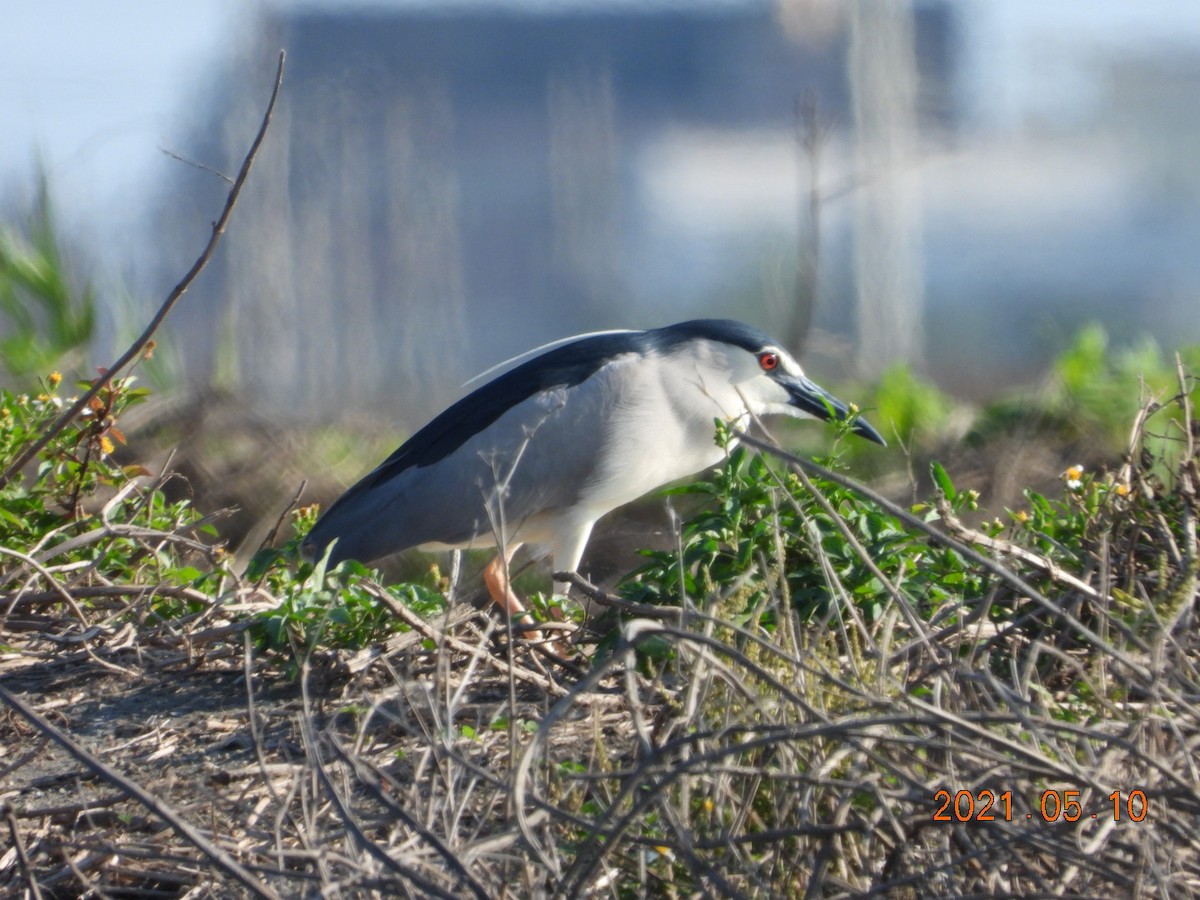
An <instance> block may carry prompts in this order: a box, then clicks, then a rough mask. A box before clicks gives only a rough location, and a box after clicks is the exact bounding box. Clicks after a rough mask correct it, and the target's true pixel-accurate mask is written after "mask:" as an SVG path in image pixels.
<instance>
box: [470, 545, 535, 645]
mask: <svg viewBox="0 0 1200 900" xmlns="http://www.w3.org/2000/svg"><path fill="white" fill-rule="evenodd" d="M514 549H515V548H514ZM509 555H510V556H511V554H509ZM483 583H484V584H485V585H487V589H488V594H489V595H491V598H492V602H493V603H495V604H496V605H497V606H499V607H500V608H501V609H502V610H504V611H505V613H507V614H508V615H509V617H510V618H511V619H512V621H513V623H514V624H516V625H532V624H533V617H532V616H530V615H529V613H527V612H526V611H525V607H524V606H522V605H521V601H520V600H519V599H518V598H517V595H516V594H515V593H514V592H513V589H512V586H511V585H510V584H509V583H508V560H507V559H505V554H503V553H497V554H496V558H495V559H493V560H492V561H491V562H490V563H488V564H487V566H485V567H484V570H483ZM522 634H523V635H524V636H525V637H528V638H531V639H532V640H535V641H539V640H541V639H542V633H541V632H540V631H523V632H522Z"/></svg>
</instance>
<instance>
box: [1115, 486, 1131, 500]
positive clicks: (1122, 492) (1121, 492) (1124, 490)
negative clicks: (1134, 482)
mask: <svg viewBox="0 0 1200 900" xmlns="http://www.w3.org/2000/svg"><path fill="white" fill-rule="evenodd" d="M1128 494H1129V485H1127V484H1118V485H1117V496H1118V497H1125V496H1128Z"/></svg>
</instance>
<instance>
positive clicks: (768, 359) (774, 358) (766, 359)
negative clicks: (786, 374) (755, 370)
mask: <svg viewBox="0 0 1200 900" xmlns="http://www.w3.org/2000/svg"><path fill="white" fill-rule="evenodd" d="M758 364H759V365H760V366H762V367H763V371H764V372H770V371H771V370H772V369H777V368H779V354H778V353H760V354H759V355H758Z"/></svg>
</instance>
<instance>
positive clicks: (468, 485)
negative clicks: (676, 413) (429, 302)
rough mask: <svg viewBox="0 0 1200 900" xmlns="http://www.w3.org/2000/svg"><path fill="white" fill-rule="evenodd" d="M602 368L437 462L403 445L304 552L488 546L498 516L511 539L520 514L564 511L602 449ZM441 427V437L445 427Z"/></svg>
mask: <svg viewBox="0 0 1200 900" xmlns="http://www.w3.org/2000/svg"><path fill="white" fill-rule="evenodd" d="M611 366H612V363H611V361H610V362H608V363H605V364H603V365H601V366H599V367H598V369H597V370H595V371H593V372H592V373H591V377H588V378H585V379H582V380H581V381H579V382H577V383H576V384H573V385H570V386H561V385H560V386H555V387H551V388H548V389H544V390H541V391H538V392H536V393H533V394H531V395H530V396H527V397H525V398H524V399H522V400H519V401H518V402H516V403H515V404H513V405H512V406H511V407H510V408H508V409H507V410H506V411H504V412H502V413H501V414H500V415H498V416H497V417H496V418H495V419H493V420H492V421H491V422H490V423H489V424H488V425H487V426H486V427H484V428H483V429H481V430H477V431H475V432H474V433H473V434H470V435H468V436H466V437H465V439H463V440H461V441H459V442H458V445H457V446H456V447H455V448H454V449H453V450H452V451H451V452H449V453H446V454H444V455H441V456H439V457H438V458H436V459H430V457H431V456H433V455H434V454H432V453H431V452H430V451H429V449H428V448H427V447H417V448H411V452H408V453H404V452H403V451H404V450H405V447H407V446H408V445H407V444H406V445H405V447H402V448H401V449H400V450H399V451H397V453H396V454H393V456H392V457H390V458H389V460H388V461H386V462H385V463H384V464H383V465H381V466H380V467H379V468H378V469H376V470H375V471H374V472H372V473H371V474H370V475H368V476H367V477H366V478H364V479H363V480H362V481H360V482H359V483H358V484H356V485H355V486H354V487H352V488H351V489H350V490H349V491H347V492H346V493H345V494H344V495H343V496H342V497H341V498H340V499H339V500H338V501H337V502H336V503H334V504H333V506H331V507H330V508H329V510H328V511H327V512H326V513H325V514H324V515H323V516H322V517H321V519H320V521H319V522H318V523H317V525H316V527H314V529H313V531H312V532H311V533H310V535H309V538H308V541H307V542H306V544H307V546H309V547H310V552H313V553H314V554H319V553H320V552H321V551H322V549H323V548H324V547H325V546H327V545H328V544H329V543H330V542H331V541H333V540H335V539H336V540H337V541H338V543H337V547H336V549H335V551H334V552H333V555H332V559H333V560H334V561H339V560H342V559H347V558H351V559H358V560H362V561H370V560H373V559H377V558H379V557H381V556H386V555H388V554H391V553H395V552H398V551H400V550H405V549H408V548H410V547H416V546H420V545H422V544H432V543H440V544H448V545H459V544H464V543H467V542H469V541H471V540H472V539H474V538H486V539H488V540H490V538H491V536H492V534H493V533H494V527H495V525H496V524H497V519H498V515H499V513H500V511H501V510H502V512H503V519H504V521H505V522H506V523H507V534H508V535H509V536H512V535H514V534H515V533H516V530H517V529H518V528H519V526H520V523H522V522H523V521H525V520H527V519H528V518H529V517H531V516H535V515H537V514H539V513H543V512H546V511H554V510H559V509H564V508H566V507H569V506H571V505H572V504H573V503H575V502H576V500H577V499H578V497H579V494H580V491H581V490H582V489H583V487H584V486H585V485H586V484H587V482H588V480H589V479H590V478H591V477H592V475H593V474H594V472H595V470H596V466H597V463H598V455H599V454H600V453H602V452H603V448H604V446H605V434H604V427H605V421H606V414H605V413H606V410H605V405H606V403H609V402H611V398H609V396H608V394H609V391H608V390H607V389H606V388H605V387H604V385H605V384H606V383H608V382H609V380H610V379H609V377H600V376H598V375H597V372H600V373H602V374H603V370H604V369H605V368H606V367H611ZM452 409H453V407H452ZM443 415H444V414H443ZM439 418H441V417H439ZM435 421H436V420H435ZM431 424H432V423H431ZM443 424H445V425H447V426H448V429H447V430H444V431H443V432H441V434H442V436H443V439H444V440H445V439H446V438H445V437H444V436H445V435H446V434H448V433H449V431H450V430H451V429H452V428H453V423H443ZM418 436H419V435H418ZM413 440H416V436H414V438H413ZM410 443H411V441H410ZM425 460H428V461H425ZM404 463H407V464H404ZM422 463H423V464H422Z"/></svg>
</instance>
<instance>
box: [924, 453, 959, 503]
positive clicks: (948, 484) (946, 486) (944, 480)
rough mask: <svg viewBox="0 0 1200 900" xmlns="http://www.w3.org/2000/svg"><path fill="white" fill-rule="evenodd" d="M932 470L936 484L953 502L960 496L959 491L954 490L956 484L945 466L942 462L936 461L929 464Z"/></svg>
mask: <svg viewBox="0 0 1200 900" xmlns="http://www.w3.org/2000/svg"><path fill="white" fill-rule="evenodd" d="M929 468H930V470H931V471H932V472H933V480H934V483H935V484H937V486H938V488H940V489H941V492H942V493H943V494H945V495H946V499H947V500H951V501H953V500H954V498H955V497H957V496H958V491H956V490H955V489H954V482H953V481H951V480H950V476H949V474H947V472H946V468H945V466H943V465H942V464H941V463H940V462H937V461H934V462H932V463H930V464H929Z"/></svg>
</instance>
